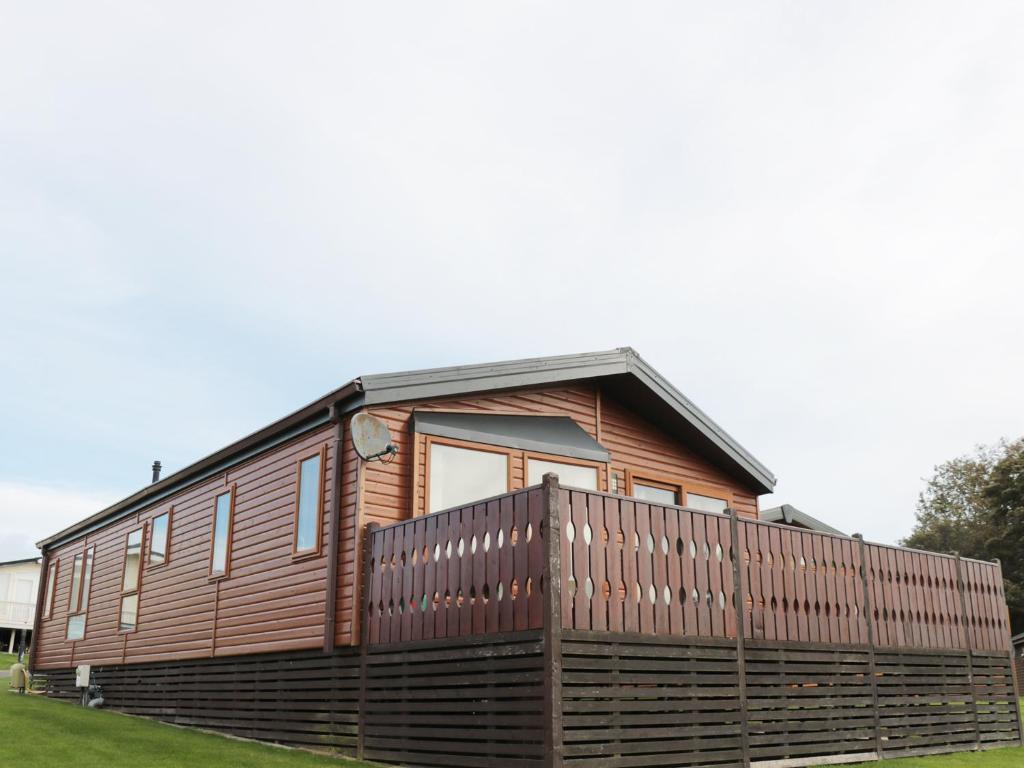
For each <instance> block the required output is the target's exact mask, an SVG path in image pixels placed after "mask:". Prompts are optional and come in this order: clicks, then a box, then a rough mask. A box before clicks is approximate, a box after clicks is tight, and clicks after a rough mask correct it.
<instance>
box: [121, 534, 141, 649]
mask: <svg viewBox="0 0 1024 768" xmlns="http://www.w3.org/2000/svg"><path fill="white" fill-rule="evenodd" d="M141 565H142V529H141V528H139V529H138V530H135V531H132V532H131V533H129V534H128V539H127V541H126V543H125V548H124V578H123V579H122V580H121V593H122V594H121V629H122V630H130V629H135V621H136V618H137V615H138V609H139V569H140V567H141Z"/></svg>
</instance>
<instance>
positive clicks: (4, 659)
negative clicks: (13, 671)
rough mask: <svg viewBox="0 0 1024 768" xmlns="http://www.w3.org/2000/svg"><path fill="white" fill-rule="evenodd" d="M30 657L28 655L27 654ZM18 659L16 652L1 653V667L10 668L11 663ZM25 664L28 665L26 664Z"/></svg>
mask: <svg viewBox="0 0 1024 768" xmlns="http://www.w3.org/2000/svg"><path fill="white" fill-rule="evenodd" d="M25 658H26V659H28V655H27V654H26V656H25ZM17 660H18V654H16V653H0V669H10V667H11V664H13V663H14V662H16V661H17ZM25 666H28V664H26V665H25Z"/></svg>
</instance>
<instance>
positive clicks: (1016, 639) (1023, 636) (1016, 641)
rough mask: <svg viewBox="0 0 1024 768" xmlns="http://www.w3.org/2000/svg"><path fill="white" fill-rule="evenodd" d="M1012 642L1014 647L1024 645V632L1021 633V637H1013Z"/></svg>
mask: <svg viewBox="0 0 1024 768" xmlns="http://www.w3.org/2000/svg"><path fill="white" fill-rule="evenodd" d="M1010 642H1011V643H1013V644H1014V645H1019V644H1021V643H1024V632H1021V633H1020V634H1019V635H1014V636H1013V637H1011V638H1010Z"/></svg>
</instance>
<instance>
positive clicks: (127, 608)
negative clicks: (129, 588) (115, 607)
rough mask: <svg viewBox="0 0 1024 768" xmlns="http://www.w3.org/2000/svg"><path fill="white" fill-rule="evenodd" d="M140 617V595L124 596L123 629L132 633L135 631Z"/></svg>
mask: <svg viewBox="0 0 1024 768" xmlns="http://www.w3.org/2000/svg"><path fill="white" fill-rule="evenodd" d="M138 617H139V593H138V592H136V593H134V594H131V595H123V596H122V597H121V629H122V630H123V631H130V630H133V629H135V625H136V623H137V622H138Z"/></svg>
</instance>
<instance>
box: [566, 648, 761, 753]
mask: <svg viewBox="0 0 1024 768" xmlns="http://www.w3.org/2000/svg"><path fill="white" fill-rule="evenodd" d="M562 659H563V660H562V727H563V732H562V741H563V743H564V747H563V749H564V756H565V757H564V764H565V765H566V766H579V767H580V768H619V767H620V766H621V767H622V768H627V766H628V767H630V768H643V767H645V766H650V767H651V768H653V767H654V766H663V765H673V766H709V767H710V766H714V767H715V768H726V767H728V768H740V766H742V765H743V754H742V747H741V741H740V719H741V712H740V706H739V697H738V684H739V680H738V675H737V665H736V647H735V645H733V644H731V643H725V642H721V641H717V642H716V641H712V640H703V641H700V640H697V641H691V642H686V643H683V642H679V641H678V640H674V639H666V638H658V637H653V636H645V637H641V636H639V635H622V634H612V633H581V632H575V631H567V632H566V633H565V634H564V635H563V637H562Z"/></svg>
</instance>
